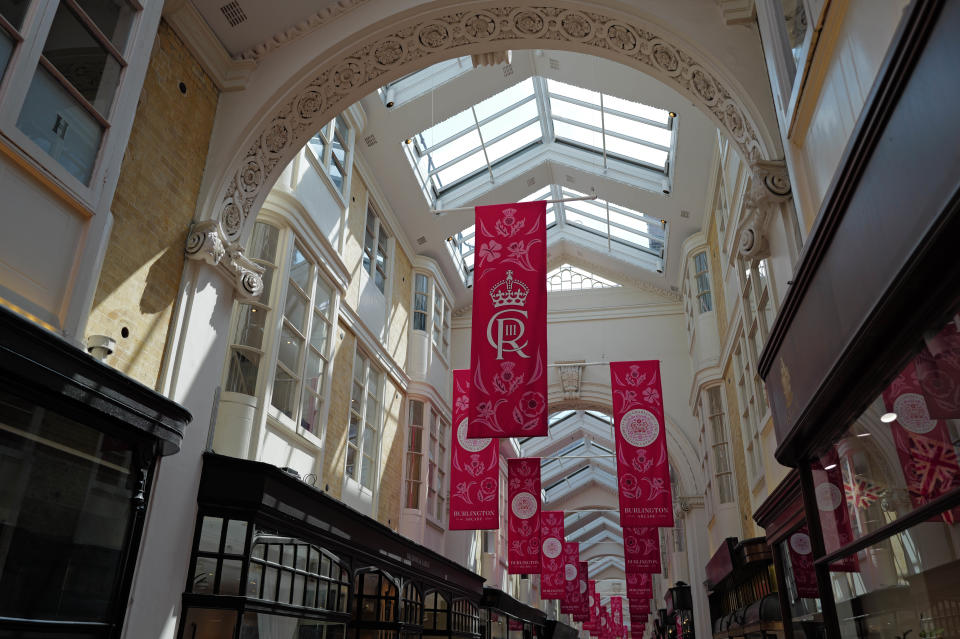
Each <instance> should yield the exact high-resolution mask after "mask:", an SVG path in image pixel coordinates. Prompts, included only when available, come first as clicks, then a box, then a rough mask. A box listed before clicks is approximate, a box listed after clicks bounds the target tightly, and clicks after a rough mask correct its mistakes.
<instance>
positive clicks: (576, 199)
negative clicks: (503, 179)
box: [433, 187, 597, 217]
mask: <svg viewBox="0 0 960 639" xmlns="http://www.w3.org/2000/svg"><path fill="white" fill-rule="evenodd" d="M590 190H591V191H593V195H584V196H583V197H566V198H561V199H559V200H539V201H543V202H546V203H547V204H562V203H563V202H583V201H587V200H595V199H597V192H596V189H594V188H592V187H591V189H590ZM475 208H476V207H473V206H461V207H460V208H456V209H439V210H437V211H434V212H433V214H434V215H435V216H437V217H440V216H442V215H447V214H448V213H472V212H473V210H474V209H475Z"/></svg>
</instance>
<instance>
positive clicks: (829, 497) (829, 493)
mask: <svg viewBox="0 0 960 639" xmlns="http://www.w3.org/2000/svg"><path fill="white" fill-rule="evenodd" d="M815 492H816V493H817V508H819V509H820V510H822V511H823V512H825V513H832V512H833V511H835V510H836V509H837V508H839V507H840V504H842V503H843V493H841V492H840V489H839V488H837V487H836V486H834V485H833V484H831V483H830V482H824V483H822V484H820V485H819V486H817V489H816V491H815Z"/></svg>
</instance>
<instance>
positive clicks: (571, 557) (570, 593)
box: [560, 541, 580, 615]
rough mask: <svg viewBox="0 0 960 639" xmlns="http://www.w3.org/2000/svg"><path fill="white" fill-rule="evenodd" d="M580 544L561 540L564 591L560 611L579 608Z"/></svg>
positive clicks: (573, 611) (572, 612) (568, 612)
mask: <svg viewBox="0 0 960 639" xmlns="http://www.w3.org/2000/svg"><path fill="white" fill-rule="evenodd" d="M579 577H580V544H578V543H575V542H569V541H565V542H563V579H564V591H563V597H561V598H560V612H562V613H564V614H570V615H572V614H574V613H576V612H579V610H580V579H579Z"/></svg>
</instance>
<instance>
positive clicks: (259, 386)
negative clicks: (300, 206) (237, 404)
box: [222, 215, 339, 446]
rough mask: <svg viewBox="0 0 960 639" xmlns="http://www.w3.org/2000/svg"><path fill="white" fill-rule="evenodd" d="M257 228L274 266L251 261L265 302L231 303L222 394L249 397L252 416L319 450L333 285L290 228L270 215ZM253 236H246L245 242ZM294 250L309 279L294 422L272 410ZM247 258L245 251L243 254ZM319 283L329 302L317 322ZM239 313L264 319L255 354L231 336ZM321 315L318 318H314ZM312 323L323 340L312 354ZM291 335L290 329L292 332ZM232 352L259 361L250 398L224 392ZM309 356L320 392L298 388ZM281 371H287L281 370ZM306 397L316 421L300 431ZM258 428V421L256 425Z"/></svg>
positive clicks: (334, 317) (324, 418) (335, 305)
mask: <svg viewBox="0 0 960 639" xmlns="http://www.w3.org/2000/svg"><path fill="white" fill-rule="evenodd" d="M256 223H257V224H266V225H268V226H270V227H272V228H274V229H276V231H277V241H276V245H275V257H274V262H272V263H271V262H266V261H264V260H260V259H257V258H253V257H251V259H252V260H253V262H254V263H256V264H258V265H260V266H262V267H265V268H266V269H268V271H267V273H265V275H266V276H267V277H269V278H270V284H271V285H270V290H269V294H268V295H267V296H261V297H260V298H258V299H256V300H251V301H248V302H240V301H235V302H234V308H233V312H232V315H231V324H230V326H231V328H230V335H229V340H230V341H229V346H228V348H227V358H226V362H225V365H224V370H223V378H222V388H224V389H225V391H224V392H225V393H237V394H240V395H247V396H251V397H255V398H256V401H257V406H258V410H259V411H261V412H262V413H264V414H265V415H266V419H267V420H268V421H269V422H270V424H271V426H274V427H282V428H284V429H286V430H287V431H290V432H295V433H297V434H298V435H300V436H301V437H303V438H304V439H306V440H307V441H308V442H310V443H311V444H313V445H314V446H321V445H322V442H323V439H324V434H325V432H326V427H327V418H328V416H329V406H330V392H331V390H330V385H331V384H330V372H331V367H332V358H333V347H334V345H333V342H334V340H333V337H332V334H333V331H334V328H335V327H336V322H337V313H338V303H339V293H338V291H337V288H336V287H335V286H334V285H333V283H332V280H331V278H330V276H329V274H328V273H327V272H326V271H325V268H324V263H323V261H322V260H321V259H318V258H317V256H316V253H315V252H313V251H311V250H310V248H309V246H308V245H306V244H305V243H304V242H303V240H302V239H301V238H300V236H298V235H297V234H296V233H295V232H294V230H293V229H292V228H290V227H289V226H287V225H286V224H285V223H284V222H283V221H282V220H280V219H275V218H274V217H273V216H270V215H261V216H260V218H258V220H257V222H256ZM253 237H254V235H253V234H251V241H252V240H253ZM294 250H299V251H300V252H301V254H303V255H304V256H305V257H306V258H307V259H308V260H309V262H310V273H309V276H308V277H309V282H308V288H309V290H308V291H307V318H306V321H305V325H304V329H303V331H302V332H301V331H297V332H298V333H300V335H301V336H302V337H304V338H305V340H306V341H305V343H304V344H303V349H302V352H301V353H300V355H299V362H298V366H297V370H295V371H289V372H291V373H292V374H293V375H294V376H295V377H296V378H297V379H298V380H299V381H298V391H297V393H296V396H297V404H296V410H295V416H294V417H290V416H288V415H286V414H285V413H283V412H282V411H281V410H280V409H278V408H277V407H275V406H274V405H273V393H274V388H275V382H276V371H277V367H278V366H280V365H281V363H280V362H279V361H278V360H279V354H280V340H281V339H282V329H283V327H284V326H285V325H286V324H289V321H288V320H286V319H285V317H284V313H283V308H282V307H283V306H284V305H285V301H286V298H287V294H288V292H290V287H291V286H293V284H292V283H291V279H290V266H291V259H292V256H293V252H294ZM250 253H251V252H250V251H248V254H250ZM321 282H322V284H323V286H325V287H326V289H327V290H329V291H330V297H329V299H328V301H327V312H326V317H321V318H320V319H317V316H318V314H320V313H318V307H317V305H318V303H319V302H320V299H319V298H318V295H319V291H320V285H321ZM244 307H250V308H252V309H256V311H257V312H262V313H264V314H265V317H266V319H265V320H264V326H263V338H262V340H261V346H260V348H259V349H256V348H253V347H250V346H245V345H242V344H238V343H237V337H238V335H237V333H238V331H239V329H240V327H239V323H238V321H239V314H240V313H241V312H242V310H243V309H244ZM320 315H322V314H320ZM317 321H322V322H324V323H325V324H326V325H327V330H326V335H325V340H324V344H323V345H322V348H320V349H316V348H314V347H313V346H312V344H311V332H312V331H313V329H314V327H315V323H316V322H317ZM294 330H296V329H295V327H294ZM235 350H241V351H247V352H251V353H256V354H257V355H258V357H259V363H258V364H257V379H256V383H255V386H254V388H253V391H254V392H253V393H242V392H239V391H230V390H228V388H229V382H230V377H231V375H230V365H231V360H232V358H233V352H234V351H235ZM311 351H313V352H315V353H316V354H317V356H318V357H319V358H320V360H321V361H322V362H323V366H322V371H320V375H319V377H321V378H322V382H321V384H320V388H319V389H318V390H317V391H312V390H310V389H309V388H307V387H306V386H305V385H304V384H303V380H304V378H305V376H306V375H307V371H306V366H307V362H308V361H309V353H310V352H311ZM285 368H287V367H285ZM308 394H309V395H310V396H312V397H313V398H314V399H315V400H316V401H317V403H318V411H317V417H316V421H315V423H314V424H313V428H312V429H309V430H308V429H307V428H305V427H304V426H303V419H302V417H303V411H304V406H305V403H306V396H307V395H308ZM258 423H259V420H258Z"/></svg>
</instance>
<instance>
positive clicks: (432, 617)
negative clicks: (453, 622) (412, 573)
mask: <svg viewBox="0 0 960 639" xmlns="http://www.w3.org/2000/svg"><path fill="white" fill-rule="evenodd" d="M449 628H450V602H449V600H448V599H447V598H446V597H444V596H443V595H442V594H440V593H439V592H437V591H433V592H428V593H427V597H426V600H425V602H424V608H423V630H424V632H429V631H441V632H444V634H445V633H446V630H448V629H449Z"/></svg>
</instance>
